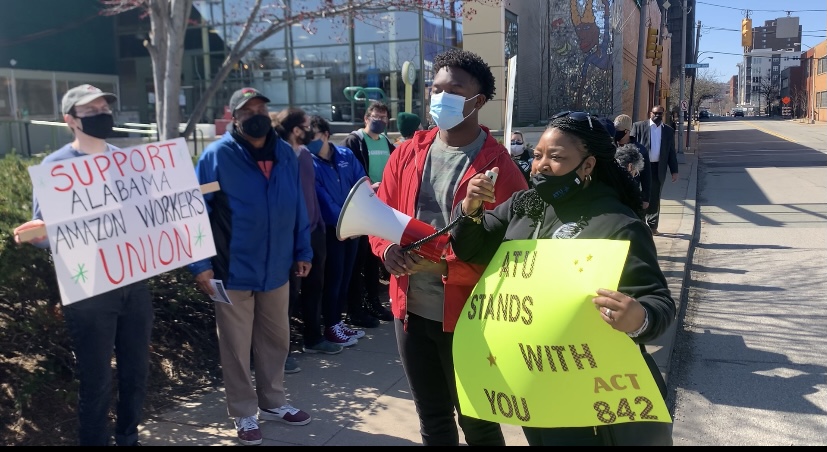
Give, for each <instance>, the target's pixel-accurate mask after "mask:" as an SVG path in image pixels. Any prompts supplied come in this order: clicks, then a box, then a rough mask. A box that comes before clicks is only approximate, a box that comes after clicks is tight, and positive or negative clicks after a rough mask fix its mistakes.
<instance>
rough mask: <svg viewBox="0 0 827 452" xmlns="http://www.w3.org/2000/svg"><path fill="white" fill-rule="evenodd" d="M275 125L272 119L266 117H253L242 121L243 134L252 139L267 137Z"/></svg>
mask: <svg viewBox="0 0 827 452" xmlns="http://www.w3.org/2000/svg"><path fill="white" fill-rule="evenodd" d="M272 128H273V125H272V124H271V122H270V117H269V116H265V115H253V116H250V117H249V118H247V119H245V120H244V121H241V132H242V133H244V135H247V136H248V137H250V138H262V137H264V136H266V135H267V134H268V133H269V132H270V129H272Z"/></svg>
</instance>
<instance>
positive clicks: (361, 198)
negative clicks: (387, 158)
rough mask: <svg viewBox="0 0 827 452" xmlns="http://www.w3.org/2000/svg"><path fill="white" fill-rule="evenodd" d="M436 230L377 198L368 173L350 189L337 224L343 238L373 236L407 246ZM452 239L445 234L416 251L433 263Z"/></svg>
mask: <svg viewBox="0 0 827 452" xmlns="http://www.w3.org/2000/svg"><path fill="white" fill-rule="evenodd" d="M436 232H437V230H436V228H434V227H433V226H431V225H429V224H428V223H424V222H422V221H419V220H417V219H416V218H411V217H409V216H407V215H405V214H404V213H402V212H400V211H398V210H396V209H394V208H392V207H391V206H389V205H387V204H385V203H384V202H382V200H380V199H379V198H377V197H376V193H375V192H374V191H373V188H371V184H370V178H368V177H367V176H365V177H363V178H361V179H359V181H358V182H356V185H354V186H353V188H351V189H350V193H348V195H347V199H346V200H345V204H344V206H342V212H341V213H340V214H339V221H338V222H337V223H336V237H337V238H338V239H339V240H345V239H348V238H350V237H356V236H359V235H372V236H375V237H380V238H383V239H385V240H389V241H391V242H393V243H397V244H399V245H400V246H402V247H403V248H404V247H406V246H409V245H412V244H414V243H416V242H417V241H419V240H421V239H424V238H425V237H428V236H430V235H432V234H434V233H436ZM448 240H449V236H448V234H442V235H440V236H437V237H435V238H433V240H429V241H427V242H425V243H423V244H422V245H421V246H419V247H418V248H416V249H414V250H413V251H416V252H417V253H418V254H420V255H421V256H422V257H424V258H426V259H429V260H431V261H433V262H439V260H440V259H441V258H442V254H443V253H444V252H445V248H446V247H447V246H448Z"/></svg>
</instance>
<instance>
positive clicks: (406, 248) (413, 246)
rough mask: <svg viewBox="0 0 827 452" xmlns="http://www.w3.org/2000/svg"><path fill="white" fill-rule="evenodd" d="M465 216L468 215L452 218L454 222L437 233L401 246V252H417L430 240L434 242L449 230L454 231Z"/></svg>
mask: <svg viewBox="0 0 827 452" xmlns="http://www.w3.org/2000/svg"><path fill="white" fill-rule="evenodd" d="M467 216H468V215H464V214H463V215H460V216H458V217H457V218H454V221H452V222H450V223H448V225H447V226H445V227H444V228H442V229H440V230H438V231H436V232H434V233H433V234H431V235H428V236H425V237H422V238H421V239H419V240H417V241H416V242H413V243H411V244H409V245H407V246H403V247H402V252H408V251H416V250H418V249H419V248H421V247H422V245H424V244H426V243H428V242H430V241H431V240H434V239H435V238H437V237H439V236H441V235H442V234H445V233H447V232H448V231H450V230H451V229H454V227H455V226H456V225H457V224H458V223H459V222H460V220H462V219H463V218H465V217H467Z"/></svg>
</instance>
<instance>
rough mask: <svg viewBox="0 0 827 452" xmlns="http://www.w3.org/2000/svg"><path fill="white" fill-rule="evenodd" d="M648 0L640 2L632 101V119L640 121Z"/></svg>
mask: <svg viewBox="0 0 827 452" xmlns="http://www.w3.org/2000/svg"><path fill="white" fill-rule="evenodd" d="M647 3H648V0H642V1H641V2H640V27H639V28H638V34H637V65H636V66H637V68H636V69H635V95H634V102H633V103H632V121H638V112H639V111H640V107H639V104H640V87H641V85H642V84H643V59H644V49H645V48H646V4H647Z"/></svg>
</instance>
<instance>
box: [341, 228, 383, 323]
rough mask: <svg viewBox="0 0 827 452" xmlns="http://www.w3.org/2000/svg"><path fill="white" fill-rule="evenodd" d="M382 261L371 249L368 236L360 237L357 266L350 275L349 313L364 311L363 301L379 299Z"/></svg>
mask: <svg viewBox="0 0 827 452" xmlns="http://www.w3.org/2000/svg"><path fill="white" fill-rule="evenodd" d="M380 265H381V261H380V260H379V258H378V257H376V256H375V255H374V254H373V251H371V249H370V242H369V241H368V236H366V235H363V236H361V237H359V249H358V250H357V251H356V265H354V266H353V273H351V275H350V288H349V289H348V296H347V300H348V303H347V310H348V313H351V314H353V313H357V312H359V311H360V310H361V309H362V300H363V299H364V298H365V297H367V299H368V300H371V299H375V298H379V266H380Z"/></svg>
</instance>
